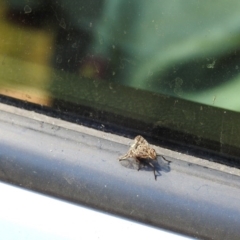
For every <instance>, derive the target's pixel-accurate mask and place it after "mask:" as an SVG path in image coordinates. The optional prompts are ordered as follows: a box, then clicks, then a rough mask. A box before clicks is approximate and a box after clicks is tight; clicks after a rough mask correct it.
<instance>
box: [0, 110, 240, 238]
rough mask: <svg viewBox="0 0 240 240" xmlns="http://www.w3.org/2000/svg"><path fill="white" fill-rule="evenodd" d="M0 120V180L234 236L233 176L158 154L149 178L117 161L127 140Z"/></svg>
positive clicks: (184, 229)
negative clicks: (164, 167)
mask: <svg viewBox="0 0 240 240" xmlns="http://www.w3.org/2000/svg"><path fill="white" fill-rule="evenodd" d="M0 124H1V129H0V132H1V142H0V179H1V181H5V182H8V183H12V184H15V185H18V186H22V187H24V188H27V189H31V190H34V191H38V192H41V193H44V194H47V195H51V196H54V197H58V198H62V199H66V200H68V201H71V202H74V203H78V204H82V205H85V206H88V207H91V208H95V209H99V210H101V211H105V212H108V213H111V214H117V215H120V216H124V217H127V218H129V219H133V220H137V221H140V222H143V223H146V224H150V225H153V226H156V227H161V228H165V229H168V230H171V231H175V232H179V233H182V234H186V235H189V236H192V237H197V238H201V239H239V225H240V195H239V194H238V193H239V190H240V184H239V183H240V181H239V180H240V179H239V177H238V176H234V175H231V174H227V173H223V172H220V171H216V170H212V169H208V168H205V167H202V166H198V165H194V164H190V163H187V162H184V161H180V160H176V159H170V158H169V157H168V156H166V158H167V159H168V160H171V161H172V162H171V164H170V171H169V172H164V171H163V172H161V175H160V176H158V178H157V181H155V180H154V177H153V174H152V172H150V171H145V170H140V171H136V170H132V169H129V168H125V167H123V166H122V165H121V164H120V163H119V161H118V160H117V158H118V157H119V156H120V155H122V154H124V153H125V152H126V151H127V150H128V147H129V146H127V145H123V144H120V143H118V142H116V141H109V140H106V139H103V138H101V137H96V136H92V135H89V134H86V133H81V132H79V131H73V130H69V129H68V128H67V123H66V128H62V127H60V126H57V125H55V124H54V123H53V124H47V123H45V122H43V121H41V120H39V121H38V120H33V119H31V118H26V117H22V116H19V115H15V114H12V113H7V112H4V111H1V112H0ZM100 135H101V132H100ZM100 135H99V136H100ZM16 201H17V199H16ZM39 207H41V206H39ZM46 216H47V215H46Z"/></svg>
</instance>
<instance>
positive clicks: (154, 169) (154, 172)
mask: <svg viewBox="0 0 240 240" xmlns="http://www.w3.org/2000/svg"><path fill="white" fill-rule="evenodd" d="M148 164H149V165H150V166H151V167H152V168H153V175H154V178H155V180H157V175H156V168H155V166H154V165H153V164H152V163H151V162H149V163H148Z"/></svg>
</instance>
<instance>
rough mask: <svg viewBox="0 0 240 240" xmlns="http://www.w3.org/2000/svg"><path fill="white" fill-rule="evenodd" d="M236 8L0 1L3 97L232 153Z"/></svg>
mask: <svg viewBox="0 0 240 240" xmlns="http://www.w3.org/2000/svg"><path fill="white" fill-rule="evenodd" d="M239 7H240V2H239V1H236V0H231V1H230V2H229V1H223V0H220V1H218V3H217V5H216V3H215V2H211V1H210V2H201V1H192V0H191V1H179V0H178V1H177V0H162V1H158V0H151V1H145V0H131V1H129V0H127V1H126V0H99V1H94V0H78V1H76V0H72V1H66V0H58V1H55V0H51V1H44V0H31V1H25V0H5V1H3V0H2V1H0V29H1V39H0V63H1V65H0V66H1V71H0V94H1V95H2V96H8V97H11V98H14V99H19V100H22V101H25V102H27V103H34V104H37V105H43V106H46V107H47V108H52V109H54V110H55V111H57V112H58V113H59V116H60V117H61V116H62V115H61V114H63V113H64V114H65V115H66V114H67V115H68V116H71V119H72V120H73V121H75V122H79V123H84V124H85V123H86V122H87V123H86V124H88V125H90V126H92V127H96V128H98V129H101V130H103V131H114V132H117V133H118V134H124V135H128V136H130V135H134V134H135V133H141V134H142V135H144V136H145V135H148V136H149V137H151V138H152V139H155V140H156V141H158V142H159V143H160V144H162V145H165V146H166V145H168V146H169V143H171V144H173V145H174V144H175V143H177V144H188V146H189V145H192V146H197V147H201V148H207V149H210V150H214V151H215V152H217V153H222V154H230V155H235V156H237V155H239V146H240V134H239V130H240V127H239V124H238V122H239V111H240V101H239V94H238V91H239V87H238V86H239V85H240V74H239V73H240V70H239V69H240V63H239V58H240V54H239V47H240V27H239V26H240V15H239V11H238V9H239ZM174 146H175V145H174Z"/></svg>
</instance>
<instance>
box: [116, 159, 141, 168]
mask: <svg viewBox="0 0 240 240" xmlns="http://www.w3.org/2000/svg"><path fill="white" fill-rule="evenodd" d="M120 164H121V165H122V166H123V167H126V168H130V169H136V170H138V169H139V163H138V162H137V160H136V159H135V158H127V159H122V160H121V161H120Z"/></svg>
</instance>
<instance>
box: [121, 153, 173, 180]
mask: <svg viewBox="0 0 240 240" xmlns="http://www.w3.org/2000/svg"><path fill="white" fill-rule="evenodd" d="M120 163H121V165H122V166H124V167H126V168H130V169H135V170H138V171H139V170H144V171H153V174H154V178H155V180H157V177H158V176H161V175H162V174H161V171H162V172H170V170H171V168H170V163H171V161H169V160H166V159H165V158H164V157H163V156H158V157H157V158H156V159H155V160H153V159H150V158H139V157H138V158H128V159H120Z"/></svg>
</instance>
